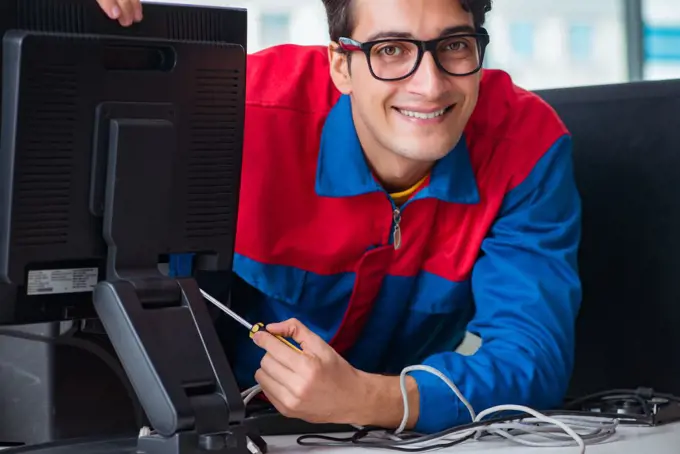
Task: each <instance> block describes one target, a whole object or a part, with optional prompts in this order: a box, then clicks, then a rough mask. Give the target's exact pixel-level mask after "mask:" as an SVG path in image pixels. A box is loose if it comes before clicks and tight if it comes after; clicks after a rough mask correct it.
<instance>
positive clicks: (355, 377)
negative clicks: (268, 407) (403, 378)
mask: <svg viewBox="0 0 680 454" xmlns="http://www.w3.org/2000/svg"><path fill="white" fill-rule="evenodd" d="M267 331H268V332H264V331H260V332H258V333H256V334H255V335H254V336H253V340H254V341H255V343H256V344H257V345H258V346H260V347H261V348H263V349H264V350H266V352H267V353H266V354H265V356H264V358H263V359H262V362H261V365H260V369H259V370H258V371H257V372H256V373H255V379H256V380H257V382H258V383H259V384H260V386H261V387H262V391H263V392H264V394H265V395H266V396H267V398H268V399H269V401H270V402H271V403H272V404H273V405H274V406H275V407H276V409H277V410H278V411H279V412H280V413H281V414H283V415H284V416H287V417H290V418H297V419H302V420H304V421H307V422H311V423H333V424H358V425H363V426H368V425H373V426H382V427H394V428H396V427H397V426H398V425H399V423H400V422H401V419H402V417H403V412H404V410H403V403H402V396H401V391H400V387H399V377H384V376H381V375H372V374H368V373H365V372H362V371H360V370H357V369H355V368H354V367H352V366H351V365H350V364H349V363H348V362H347V361H346V360H345V359H344V358H342V357H341V356H340V355H339V354H338V353H337V352H336V351H335V350H334V349H333V348H332V347H331V346H330V345H328V344H327V343H326V342H324V341H323V339H321V338H320V337H319V336H317V335H316V334H314V333H313V332H311V331H310V330H309V329H308V328H307V327H305V326H304V325H303V324H302V323H300V322H299V321H297V320H294V319H293V320H287V321H285V322H282V323H274V324H271V325H268V326H267ZM269 333H272V334H277V335H280V336H283V337H286V338H292V339H293V340H295V342H297V343H298V344H299V345H300V347H301V348H302V351H303V352H302V353H300V352H297V351H295V350H293V349H291V348H290V347H288V346H286V345H285V344H284V343H282V342H281V341H279V340H278V339H276V338H275V337H274V336H272V335H271V334H269ZM407 389H408V391H409V402H410V405H409V408H410V410H411V411H410V416H411V417H410V418H409V424H408V425H407V427H412V426H413V424H414V423H415V420H417V414H418V408H417V407H418V405H417V403H418V397H417V386H415V380H413V379H412V378H410V377H409V378H408V380H407Z"/></svg>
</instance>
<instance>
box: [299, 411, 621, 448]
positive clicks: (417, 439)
mask: <svg viewBox="0 0 680 454" xmlns="http://www.w3.org/2000/svg"><path fill="white" fill-rule="evenodd" d="M541 413H542V414H543V415H545V416H548V417H554V416H586V417H596V418H603V417H607V416H606V415H603V414H602V413H600V412H588V411H570V410H552V411H543V412H541ZM616 416H620V415H615V417H616ZM528 417H529V418H533V415H531V414H528V413H516V414H514V415H513V416H503V417H495V418H489V419H485V420H484V421H478V422H472V423H468V424H464V425H459V426H455V427H451V428H449V429H446V430H443V431H440V432H436V433H432V434H428V435H417V434H416V435H415V436H411V437H409V438H407V439H403V440H399V441H397V440H394V441H392V440H385V441H371V442H366V441H362V438H365V437H366V436H368V435H369V434H370V433H371V432H373V431H382V432H384V431H385V429H381V428H375V429H366V428H365V429H360V430H357V432H355V433H354V434H353V435H352V436H349V437H332V436H328V435H303V436H301V437H299V438H298V439H297V442H298V444H299V445H301V446H315V447H328V446H334V445H335V446H351V445H355V446H357V445H358V446H361V447H365V448H378V449H388V450H394V451H402V452H423V451H430V450H434V449H442V448H448V447H452V446H455V445H458V444H461V443H463V442H465V441H468V440H471V439H472V438H474V436H475V434H470V435H468V436H466V437H464V438H461V439H458V440H453V441H450V442H445V443H440V444H436V445H429V446H423V447H417V448H407V447H405V446H408V445H413V444H421V443H427V442H429V441H432V440H436V439H440V438H444V437H447V436H450V435H454V434H456V433H460V432H466V431H469V430H474V429H479V428H481V427H486V426H490V425H493V424H497V423H507V422H515V421H521V420H523V419H525V418H528ZM388 433H389V432H388ZM484 436H486V435H482V437H484ZM308 439H318V440H326V442H309V441H306V440H308ZM329 442H330V443H329Z"/></svg>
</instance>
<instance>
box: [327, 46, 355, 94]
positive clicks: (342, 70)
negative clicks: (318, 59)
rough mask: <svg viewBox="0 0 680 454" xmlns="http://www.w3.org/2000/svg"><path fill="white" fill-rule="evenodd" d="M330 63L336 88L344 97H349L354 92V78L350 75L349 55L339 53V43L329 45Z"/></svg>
mask: <svg viewBox="0 0 680 454" xmlns="http://www.w3.org/2000/svg"><path fill="white" fill-rule="evenodd" d="M328 62H329V63H330V69H331V79H333V83H334V84H335V88H337V89H338V91H339V92H340V93H342V94H343V95H349V94H350V93H351V92H352V78H351V76H350V75H349V66H348V60H347V54H345V53H342V52H338V44H337V43H330V44H329V45H328Z"/></svg>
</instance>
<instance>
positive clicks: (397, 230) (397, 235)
mask: <svg viewBox="0 0 680 454" xmlns="http://www.w3.org/2000/svg"><path fill="white" fill-rule="evenodd" d="M392 218H393V219H394V234H393V237H394V250H397V249H399V248H400V247H401V227H400V226H399V223H400V222H401V211H399V208H395V209H394V212H393V213H392Z"/></svg>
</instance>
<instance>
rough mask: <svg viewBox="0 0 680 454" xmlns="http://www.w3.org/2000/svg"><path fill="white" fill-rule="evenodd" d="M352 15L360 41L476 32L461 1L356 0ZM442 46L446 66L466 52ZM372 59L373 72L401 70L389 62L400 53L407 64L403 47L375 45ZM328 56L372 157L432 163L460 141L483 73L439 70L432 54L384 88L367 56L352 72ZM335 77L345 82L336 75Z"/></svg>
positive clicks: (355, 55) (356, 60)
mask: <svg viewBox="0 0 680 454" xmlns="http://www.w3.org/2000/svg"><path fill="white" fill-rule="evenodd" d="M352 14H353V17H354V24H355V29H354V33H353V34H352V36H351V38H352V39H354V40H356V41H359V42H366V41H373V40H375V39H376V37H380V38H403V37H410V38H414V39H419V40H430V39H434V38H438V37H440V36H443V35H450V34H451V30H453V29H461V27H468V28H469V31H467V32H468V33H469V32H473V31H474V30H473V29H472V27H473V20H472V15H471V14H469V13H467V12H466V11H464V10H463V8H462V7H461V5H460V2H459V1H457V0H427V1H422V0H354V2H353V11H352ZM465 32H466V31H465V30H464V29H463V31H462V33H465ZM472 41H473V42H474V40H472ZM442 46H448V47H442V48H441V49H442V50H441V52H439V53H438V54H439V55H441V56H442V58H449V59H450V60H449V61H453V59H454V58H458V57H460V56H461V55H462V54H463V49H462V46H461V44H460V43H459V44H451V45H450V44H447V43H442ZM446 52H451V53H449V54H445V53H446ZM456 52H457V53H456ZM373 53H375V54H376V56H372V57H371V60H372V62H375V63H373V64H372V66H373V70H374V72H375V71H376V69H377V70H379V71H380V68H379V67H378V66H379V64H380V62H381V61H382V62H384V64H385V66H384V68H385V71H387V70H388V69H389V68H388V66H387V65H392V66H393V67H397V66H396V63H394V64H393V63H392V62H393V61H394V59H395V58H397V57H398V55H401V57H399V58H406V57H404V56H405V55H406V49H405V48H404V49H398V48H395V47H391V48H384V47H382V48H381V47H376V48H375V49H374V52H373ZM373 53H372V54H373ZM378 53H379V54H380V55H377V54H378ZM447 55H448V57H447ZM331 58H332V59H333V60H334V64H333V65H332V68H333V72H335V73H336V74H334V75H333V76H334V80H335V81H336V85H338V88H339V89H340V91H342V92H344V93H346V94H350V95H351V99H352V110H353V116H354V122H355V126H356V128H357V132H358V134H359V137H360V139H361V142H362V146H363V147H364V149H365V150H366V151H367V154H371V155H374V156H376V155H380V156H381V159H382V158H385V157H386V156H385V155H386V154H387V155H392V156H393V157H400V158H401V160H402V161H403V160H404V159H403V158H405V159H406V161H419V162H432V161H436V160H438V159H440V158H442V157H443V156H445V155H446V154H447V153H448V152H449V151H450V150H451V149H452V148H453V147H454V146H455V145H456V143H458V141H459V140H460V138H461V135H462V132H463V129H464V128H465V125H466V123H467V121H468V119H469V118H470V115H471V114H472V112H473V110H474V108H475V105H476V102H477V94H478V89H479V80H480V74H481V72H477V73H475V74H473V75H468V76H462V77H459V76H451V75H449V74H446V73H444V72H443V71H441V70H440V69H439V68H438V67H437V65H436V64H435V60H434V57H433V55H432V53H430V52H427V53H425V54H424V56H423V58H422V61H421V62H420V66H419V67H418V69H417V70H416V72H414V73H413V74H412V75H411V76H410V77H408V78H406V79H403V80H399V81H389V82H387V81H381V80H378V79H376V78H375V77H373V75H372V74H371V71H370V70H369V65H368V62H367V59H366V57H365V55H364V54H363V53H362V52H352V56H351V71H350V72H349V74H347V64H346V63H344V57H342V56H340V55H338V54H335V55H334V56H332V57H331ZM390 59H392V60H390ZM341 60H343V61H342V62H341ZM343 65H344V69H343ZM452 65H453V63H452ZM338 71H343V72H344V73H345V76H344V77H341V76H339V75H338V74H337V72H338ZM384 74H387V72H385V73H384ZM378 75H379V76H381V74H378ZM383 77H384V75H383ZM369 149H372V150H371V152H370V153H369Z"/></svg>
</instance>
